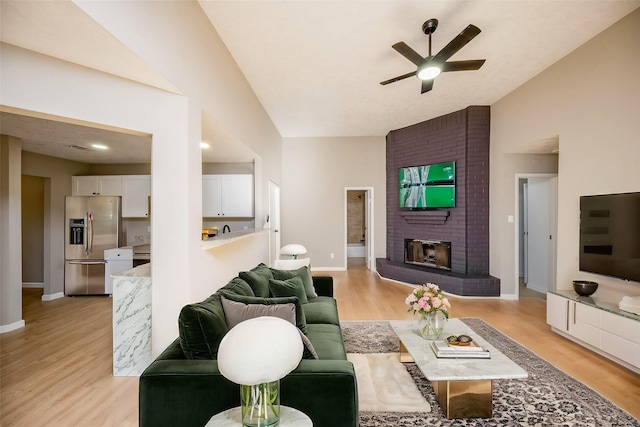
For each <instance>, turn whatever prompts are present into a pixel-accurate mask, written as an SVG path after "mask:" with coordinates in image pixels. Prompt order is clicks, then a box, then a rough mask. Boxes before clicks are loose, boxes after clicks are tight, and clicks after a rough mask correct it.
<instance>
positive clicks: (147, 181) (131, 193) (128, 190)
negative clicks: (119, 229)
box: [122, 175, 151, 218]
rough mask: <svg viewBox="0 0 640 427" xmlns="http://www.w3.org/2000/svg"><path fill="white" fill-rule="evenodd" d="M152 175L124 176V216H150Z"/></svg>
mask: <svg viewBox="0 0 640 427" xmlns="http://www.w3.org/2000/svg"><path fill="white" fill-rule="evenodd" d="M150 196H151V177H150V176H149V175H125V176H123V177H122V217H123V218H148V217H149V213H150V212H149V197H150Z"/></svg>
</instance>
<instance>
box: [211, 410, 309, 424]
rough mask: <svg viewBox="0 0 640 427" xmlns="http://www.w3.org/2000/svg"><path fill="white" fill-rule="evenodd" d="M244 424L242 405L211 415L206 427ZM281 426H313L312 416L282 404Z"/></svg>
mask: <svg viewBox="0 0 640 427" xmlns="http://www.w3.org/2000/svg"><path fill="white" fill-rule="evenodd" d="M238 426H242V415H241V413H240V407H239V406H238V407H236V408H231V409H227V410H226V411H224V412H220V413H219V414H217V415H214V416H213V417H211V419H210V420H209V422H208V423H207V424H206V425H205V427H238ZM279 426H280V427H313V423H312V422H311V418H309V417H308V416H307V415H306V414H304V413H302V412H300V411H298V410H297V409H294V408H290V407H288V406H282V405H280V424H279Z"/></svg>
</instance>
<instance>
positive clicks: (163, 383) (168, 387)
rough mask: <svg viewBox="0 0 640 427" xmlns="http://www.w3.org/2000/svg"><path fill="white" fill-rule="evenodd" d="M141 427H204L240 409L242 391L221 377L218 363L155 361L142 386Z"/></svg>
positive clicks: (140, 396) (144, 373)
mask: <svg viewBox="0 0 640 427" xmlns="http://www.w3.org/2000/svg"><path fill="white" fill-rule="evenodd" d="M138 393H139V406H138V418H139V420H138V421H139V425H140V427H164V426H166V427H173V426H181V427H182V426H184V427H191V426H193V427H202V426H204V425H205V424H207V422H208V421H209V419H210V418H211V417H212V416H214V415H215V414H217V413H219V412H222V411H225V410H227V409H229V408H233V407H236V406H239V404H240V387H239V386H238V385H237V384H234V383H232V382H231V381H229V380H227V379H226V378H225V377H223V376H222V374H220V371H219V370H218V362H217V361H216V360H184V359H183V360H156V361H154V362H153V363H152V364H151V365H149V366H148V367H147V369H145V371H144V372H143V373H142V375H141V376H140V383H139V391H138Z"/></svg>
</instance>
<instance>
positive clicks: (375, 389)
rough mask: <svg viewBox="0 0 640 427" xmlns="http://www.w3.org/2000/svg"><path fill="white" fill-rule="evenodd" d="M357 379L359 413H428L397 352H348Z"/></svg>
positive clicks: (424, 401) (426, 403)
mask: <svg viewBox="0 0 640 427" xmlns="http://www.w3.org/2000/svg"><path fill="white" fill-rule="evenodd" d="M347 359H349V361H350V362H351V363H353V367H354V369H355V371H356V377H357V378H358V403H359V407H360V410H361V411H365V412H371V411H381V412H430V411H431V406H430V405H429V403H428V402H427V400H426V399H425V398H424V396H423V395H422V393H421V392H420V390H419V389H418V387H417V386H416V383H415V382H414V381H413V378H412V377H411V374H410V373H409V372H408V371H407V369H406V368H405V367H404V365H403V364H402V363H401V362H400V359H399V357H398V353H371V354H363V353H348V354H347Z"/></svg>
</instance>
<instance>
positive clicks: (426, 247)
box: [404, 239, 451, 270]
mask: <svg viewBox="0 0 640 427" xmlns="http://www.w3.org/2000/svg"><path fill="white" fill-rule="evenodd" d="M404 262H405V263H406V264H414V265H421V266H426V267H435V268H439V269H442V270H451V242H443V241H441V240H421V239H404Z"/></svg>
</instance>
